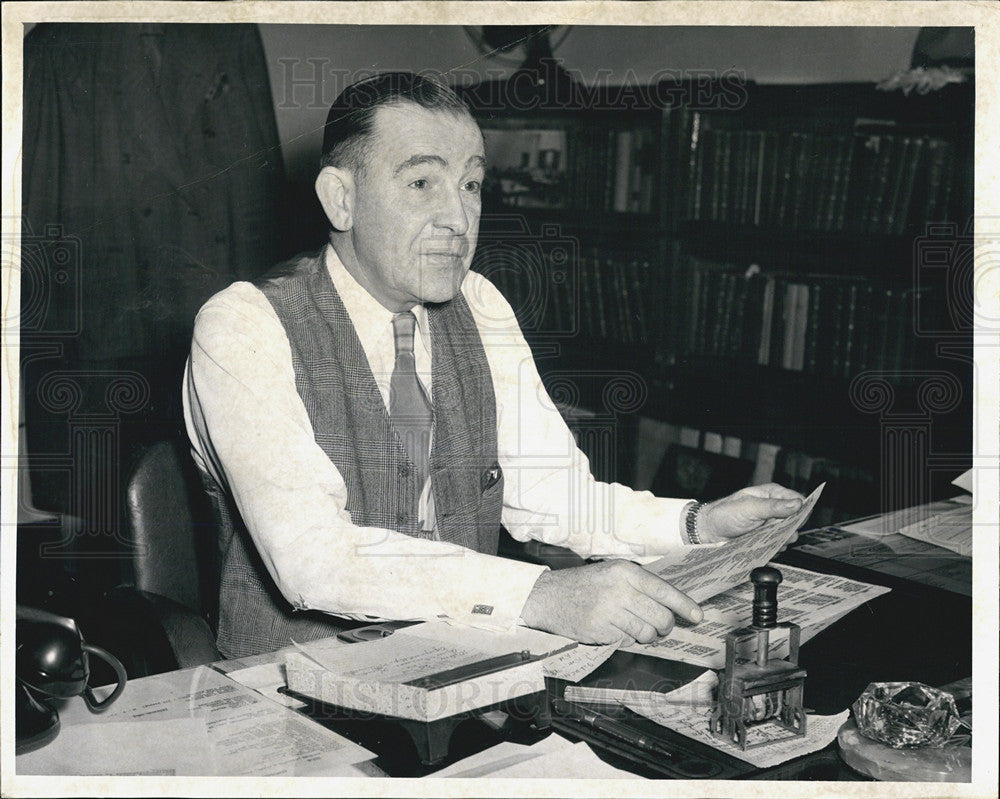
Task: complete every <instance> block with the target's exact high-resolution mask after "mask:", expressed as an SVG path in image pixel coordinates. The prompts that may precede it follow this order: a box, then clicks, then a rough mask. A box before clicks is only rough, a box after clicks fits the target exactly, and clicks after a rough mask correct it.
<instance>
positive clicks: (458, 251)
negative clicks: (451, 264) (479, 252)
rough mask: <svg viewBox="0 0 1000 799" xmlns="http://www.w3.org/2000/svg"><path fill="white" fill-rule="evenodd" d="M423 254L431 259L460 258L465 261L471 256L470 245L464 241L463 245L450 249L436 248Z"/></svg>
mask: <svg viewBox="0 0 1000 799" xmlns="http://www.w3.org/2000/svg"><path fill="white" fill-rule="evenodd" d="M423 254H424V255H425V256H427V257H429V258H458V259H464V258H465V256H466V255H468V254H469V245H468V243H467V242H465V241H463V242H462V243H461V244H456V245H452V246H449V247H434V248H431V249H426V250H424V252H423Z"/></svg>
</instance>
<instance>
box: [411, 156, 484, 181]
mask: <svg viewBox="0 0 1000 799" xmlns="http://www.w3.org/2000/svg"><path fill="white" fill-rule="evenodd" d="M422 164H438V165H439V166H444V167H446V166H448V162H447V161H446V160H445V159H444V158H442V157H441V156H440V155H423V154H417V155H411V156H410V157H409V158H407V159H406V160H405V161H403V163H401V164H399V166H397V167H396V168H395V169H394V170H393V171H392V174H393V176H395V175H398V174H399V173H400V172H403V171H405V170H407V169H409V168H410V167H414V166H420V165H422ZM474 166H478V167H482V168H483V169H486V159H485V158H484V157H483V156H481V155H472V156H469V160H468V161H466V162H465V168H466V169H469V168H471V167H474Z"/></svg>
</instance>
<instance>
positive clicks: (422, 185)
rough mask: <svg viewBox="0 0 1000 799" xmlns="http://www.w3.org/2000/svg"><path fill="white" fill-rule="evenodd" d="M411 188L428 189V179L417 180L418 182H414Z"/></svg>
mask: <svg viewBox="0 0 1000 799" xmlns="http://www.w3.org/2000/svg"><path fill="white" fill-rule="evenodd" d="M410 188H411V189H426V188H427V179H426V178H417V180H415V181H413V182H412V183H411V184H410Z"/></svg>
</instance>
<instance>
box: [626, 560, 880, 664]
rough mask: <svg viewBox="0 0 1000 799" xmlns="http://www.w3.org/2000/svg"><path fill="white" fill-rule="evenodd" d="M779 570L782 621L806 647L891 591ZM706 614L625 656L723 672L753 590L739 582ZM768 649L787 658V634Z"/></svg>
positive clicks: (747, 619)
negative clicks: (732, 634) (637, 655)
mask: <svg viewBox="0 0 1000 799" xmlns="http://www.w3.org/2000/svg"><path fill="white" fill-rule="evenodd" d="M779 569H780V570H781V575H782V578H783V581H782V583H781V586H780V587H779V588H778V618H779V620H780V621H783V622H785V621H788V622H793V623H794V624H798V625H799V627H800V628H802V632H801V640H802V642H803V643H804V642H805V641H807V640H808V639H809V637H811V636H812V635H815V634H816V633H818V632H820V631H821V630H823V629H825V628H826V627H827V626H829V625H830V624H832V623H833V622H834V621H835V620H836V619H838V618H840V617H841V616H843V615H845V614H846V613H848V612H850V611H851V610H853V609H854V608H856V607H858V606H859V605H862V604H864V603H865V602H868V601H869V600H871V599H874V598H875V597H877V596H881V595H882V594H884V593H887V592H888V591H889V589H888V588H885V587H883V586H878V585H870V584H869V583H862V582H858V581H857V580H849V579H847V578H846V577H837V576H835V575H830V574H819V573H817V572H811V571H808V570H806V569H797V568H795V567H792V566H786V565H781V566H779ZM702 609H703V610H704V611H705V618H704V619H703V620H702V621H701V622H700V623H699V624H696V625H681V624H678V625H677V626H676V627H675V628H674V629H673V631H672V632H671V633H670V634H669V635H667V636H664V637H662V638H659V639H657V640H656V641H653V642H652V643H650V644H635V645H633V646H630V647H628V648H627V649H626V651H628V652H641V653H642V654H646V655H653V656H654V657H661V658H667V659H669V660H680V661H682V662H684V663H693V664H694V665H697V666H706V667H708V668H713V669H721V668H724V667H725V665H726V636H727V635H728V634H729V633H730V632H732V631H733V630H736V629H739V628H741V627H747V626H749V625H750V623H751V621H752V616H753V586H752V585H751V584H750V583H749V582H743V583H740V584H739V585H737V586H735V587H733V588H730V589H729V590H728V591H725V592H723V593H722V594H718V595H717V596H715V597H713V598H712V599H710V600H708V601H707V602H704V603H703V604H702ZM770 649H771V656H772V657H784V656H786V655H787V654H788V639H787V635H786V634H785V632H784V631H782V630H776V631H775V633H774V634H773V635H772V636H771V641H770ZM748 656H749V655H748Z"/></svg>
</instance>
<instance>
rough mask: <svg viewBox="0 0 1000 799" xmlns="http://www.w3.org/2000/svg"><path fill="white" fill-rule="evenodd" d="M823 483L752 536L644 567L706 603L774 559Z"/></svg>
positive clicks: (809, 510)
mask: <svg viewBox="0 0 1000 799" xmlns="http://www.w3.org/2000/svg"><path fill="white" fill-rule="evenodd" d="M823 485H826V484H825V483H824V484H823ZM823 485H821V486H819V487H818V488H817V489H816V490H815V491H813V492H812V493H811V494H810V495H809V496H808V497H806V501H805V502H804V503H803V505H802V508H801V509H800V510H799V512H798V513H796V514H795V515H794V516H789V517H788V518H787V519H775V520H773V521H771V522H769V523H768V524H766V525H765V526H764V527H762V528H761V529H760V530H759V531H757V532H756V533H754V534H753V535H745V536H742V537H741V538H737V539H735V540H733V541H732V542H731V543H728V544H726V545H724V546H722V545H720V546H718V547H697V548H688V549H686V550H681V551H680V552H679V553H677V554H672V555H668V556H666V557H663V558H660V559H659V560H656V561H653V562H652V563H649V564H647V565H646V566H645V568H646V569H648V570H649V571H651V572H653V573H654V574H657V575H659V576H660V577H662V578H663V579H664V580H666V581H667V582H668V583H670V584H671V585H673V586H674V587H675V588H678V589H679V590H681V591H683V592H684V593H686V594H687V595H688V596H690V597H691V598H692V599H694V600H695V601H696V602H699V603H700V602H704V601H705V600H706V599H709V598H710V597H713V596H715V595H716V594H718V593H719V592H721V591H725V590H726V589H727V588H730V587H731V586H734V585H736V584H737V583H741V582H744V581H746V579H747V577H748V575H749V574H750V570H751V569H753V568H754V567H756V566H760V565H762V564H764V563H767V562H768V561H769V560H770V559H771V558H773V557H774V556H775V555H776V554H777V553H778V550H780V549H781V547H783V546H784V545H785V544H786V543H788V540H789V539H790V538H791V537H792V534H793V533H794V532H795V531H796V530H798V529H799V528H800V527H801V526H802V525H803V523H805V520H806V519H807V518H808V517H809V514H810V513H811V512H812V509H813V507H814V506H815V504H816V500H818V499H819V495H820V494H821V493H822V492H823Z"/></svg>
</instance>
